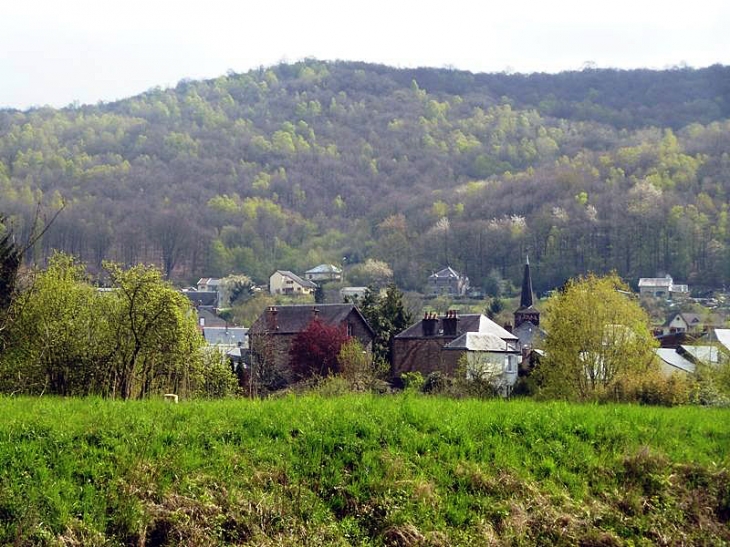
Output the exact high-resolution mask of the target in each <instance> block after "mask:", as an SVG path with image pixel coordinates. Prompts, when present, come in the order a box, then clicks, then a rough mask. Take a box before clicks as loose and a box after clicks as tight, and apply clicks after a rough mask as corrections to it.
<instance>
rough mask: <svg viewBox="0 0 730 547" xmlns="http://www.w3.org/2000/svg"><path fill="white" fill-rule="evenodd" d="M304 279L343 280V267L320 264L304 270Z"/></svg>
mask: <svg viewBox="0 0 730 547" xmlns="http://www.w3.org/2000/svg"><path fill="white" fill-rule="evenodd" d="M304 279H308V280H310V281H342V269H341V268H338V267H337V266H335V265H333V264H320V265H319V266H315V267H314V268H312V269H311V270H307V271H306V272H304Z"/></svg>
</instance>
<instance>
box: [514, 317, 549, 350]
mask: <svg viewBox="0 0 730 547" xmlns="http://www.w3.org/2000/svg"><path fill="white" fill-rule="evenodd" d="M512 334H514V335H515V336H517V338H519V339H520V344H522V345H523V346H531V345H532V344H533V343H535V342H536V341H539V340H542V339H543V338H545V331H544V330H542V329H541V328H540V327H538V326H537V325H535V324H534V323H533V322H532V321H525V322H523V323H522V324H521V325H520V326H519V327H517V328H515V329H514V330H513V331H512Z"/></svg>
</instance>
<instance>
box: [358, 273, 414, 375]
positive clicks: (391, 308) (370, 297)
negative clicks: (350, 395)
mask: <svg viewBox="0 0 730 547" xmlns="http://www.w3.org/2000/svg"><path fill="white" fill-rule="evenodd" d="M357 306H358V308H359V309H360V311H361V312H362V314H363V316H364V317H365V320H366V321H367V322H368V324H369V325H370V328H372V329H373V331H374V332H375V339H374V340H373V357H374V359H375V362H376V363H377V362H386V363H387V362H390V346H391V341H392V339H393V337H394V336H395V335H396V334H398V333H399V332H401V331H403V330H404V329H406V328H407V327H409V326H410V324H411V322H412V314H411V312H410V311H409V310H408V309H407V308H406V305H405V303H404V302H403V293H402V292H401V291H400V290H398V288H397V287H396V286H395V284H392V283H391V284H390V285H388V287H387V288H386V290H385V294H384V295H381V294H380V293H377V292H376V291H375V289H374V288H372V287H368V289H367V290H366V291H365V295H364V296H363V297H362V298H361V299H360V300H359V302H357Z"/></svg>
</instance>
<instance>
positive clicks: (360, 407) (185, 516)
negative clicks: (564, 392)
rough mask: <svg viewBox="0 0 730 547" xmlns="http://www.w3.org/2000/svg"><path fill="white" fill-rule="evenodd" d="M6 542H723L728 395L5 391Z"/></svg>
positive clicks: (1, 510)
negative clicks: (616, 400)
mask: <svg viewBox="0 0 730 547" xmlns="http://www.w3.org/2000/svg"><path fill="white" fill-rule="evenodd" d="M0 412H1V413H2V416H3V420H2V422H0V439H2V440H3V442H2V443H0V543H2V544H16V545H31V544H32V545H148V546H158V545H305V544H306V545H399V546H415V545H431V546H446V545H595V546H614V545H615V546H619V545H723V544H725V543H727V542H729V541H730V527H729V522H730V476H729V475H728V463H729V462H730V459H729V458H730V456H729V454H728V448H729V447H730V425H729V424H730V420H728V416H727V414H728V410H727V409H709V408H698V407H694V408H692V407H682V408H675V409H664V408H656V407H654V408H647V407H632V406H615V405H610V406H609V405H606V406H595V405H588V406H581V405H568V404H564V403H543V404H539V403H534V402H527V401H510V402H505V401H491V402H484V401H476V400H462V401H457V400H446V399H439V398H421V397H417V396H412V395H404V396H397V397H395V396H393V397H375V396H354V395H350V396H345V397H339V398H322V397H315V396H308V397H301V398H296V397H287V398H282V399H278V400H277V399H271V400H267V401H253V400H246V401H244V400H227V401H209V402H205V401H198V402H192V401H188V402H183V403H181V404H179V405H173V404H166V403H163V402H162V401H154V400H151V401H146V402H141V401H136V402H132V401H128V402H125V403H122V402H120V401H110V400H102V399H85V400H81V399H71V398H67V399H57V398H48V397H45V398H34V399H29V398H0Z"/></svg>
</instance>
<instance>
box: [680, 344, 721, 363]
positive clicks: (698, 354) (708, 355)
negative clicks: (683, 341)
mask: <svg viewBox="0 0 730 547" xmlns="http://www.w3.org/2000/svg"><path fill="white" fill-rule="evenodd" d="M679 347H680V349H681V350H682V352H683V353H686V354H687V356H688V357H689V358H690V360H692V361H694V362H697V361H699V362H701V363H717V362H718V353H717V348H716V347H714V346H684V345H683V346H679Z"/></svg>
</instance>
